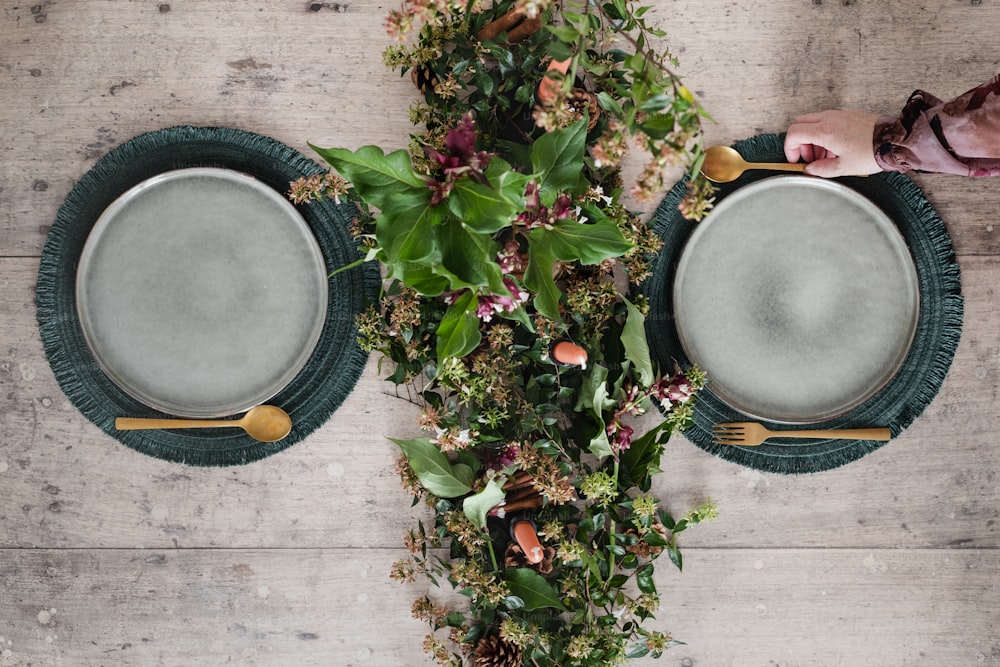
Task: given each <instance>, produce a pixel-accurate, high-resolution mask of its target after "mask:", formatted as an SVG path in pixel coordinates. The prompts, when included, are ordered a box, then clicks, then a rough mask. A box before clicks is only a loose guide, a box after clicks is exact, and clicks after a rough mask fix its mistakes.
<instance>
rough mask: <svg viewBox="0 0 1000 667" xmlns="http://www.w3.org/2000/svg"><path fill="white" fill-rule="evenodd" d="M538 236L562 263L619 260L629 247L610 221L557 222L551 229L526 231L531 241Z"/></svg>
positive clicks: (592, 262)
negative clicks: (545, 241) (545, 240)
mask: <svg viewBox="0 0 1000 667" xmlns="http://www.w3.org/2000/svg"><path fill="white" fill-rule="evenodd" d="M540 236H545V237H546V238H547V240H548V247H549V248H550V250H551V252H552V254H553V256H554V257H555V258H556V259H560V260H562V261H564V262H573V261H580V262H582V263H583V264H600V263H601V262H602V261H604V260H605V259H608V258H609V257H619V256H621V255H623V254H625V253H626V252H628V250H629V249H630V248H631V247H632V244H631V243H629V242H628V241H626V240H625V237H624V236H622V234H621V232H620V231H618V227H617V225H615V224H614V223H613V222H611V221H610V220H606V219H605V220H599V221H597V222H588V223H582V224H581V223H579V222H576V221H575V220H557V221H556V223H555V225H553V228H552V229H544V228H541V227H539V228H537V229H533V230H531V232H529V240H531V241H532V242H533V241H534V240H535V239H537V238H538V237H540Z"/></svg>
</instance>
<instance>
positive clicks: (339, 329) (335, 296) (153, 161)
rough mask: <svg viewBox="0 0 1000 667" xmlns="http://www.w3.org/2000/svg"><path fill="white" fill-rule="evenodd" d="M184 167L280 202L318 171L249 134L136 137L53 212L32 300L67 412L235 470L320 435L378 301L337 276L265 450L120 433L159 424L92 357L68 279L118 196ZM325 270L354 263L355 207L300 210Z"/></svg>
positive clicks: (181, 131) (234, 441)
mask: <svg viewBox="0 0 1000 667" xmlns="http://www.w3.org/2000/svg"><path fill="white" fill-rule="evenodd" d="M187 167H220V168H226V169H233V170H235V171H240V172H243V173H245V174H249V175H250V176H253V177H255V178H257V179H258V180H259V181H261V182H263V183H266V184H267V185H269V186H270V187H272V188H274V189H275V190H276V191H277V192H279V193H281V194H285V193H286V192H287V191H288V184H289V182H290V181H293V180H295V179H297V178H299V177H300V176H309V175H312V174H317V173H322V172H323V169H322V168H321V167H320V166H319V165H318V164H317V163H315V162H313V161H312V160H309V159H307V158H306V157H305V156H303V155H302V154H301V153H299V152H298V151H295V150H294V149H292V148H290V147H288V146H286V145H284V144H282V143H280V142H278V141H275V140H274V139H271V138H269V137H265V136H262V135H259V134H254V133H252V132H246V131H242V130H235V129H230V128H218V127H172V128H167V129H164V130H159V131H156V132H150V133H148V134H143V135H140V136H138V137H135V138H134V139H131V140H130V141H128V142H126V143H124V144H122V145H121V146H119V147H118V148H116V149H114V150H112V151H111V152H110V153H108V154H107V155H106V156H104V157H103V158H102V159H101V160H100V161H99V162H98V163H97V164H96V165H95V166H94V167H93V168H92V169H91V170H90V171H88V172H87V173H86V174H85V175H84V176H83V178H82V179H80V181H79V182H78V183H77V184H76V185H75V186H74V188H73V190H72V191H71V192H70V194H69V196H68V197H67V198H66V201H65V202H64V203H63V205H62V207H61V208H60V209H59V212H58V214H57V215H56V219H55V221H54V222H53V224H52V229H51V230H50V231H49V234H48V238H47V239H46V242H45V248H44V250H43V251H42V259H41V267H40V269H39V273H38V285H37V288H36V293H35V298H36V303H37V306H38V323H39V327H40V330H41V338H42V344H43V345H44V347H45V354H46V356H47V358H48V361H49V365H50V366H51V367H52V370H53V373H54V374H55V376H56V379H57V380H58V382H59V385H60V387H61V388H62V390H63V391H64V392H65V394H66V396H67V397H68V398H69V399H70V401H71V402H72V403H73V405H75V406H76V407H77V409H79V410H80V412H81V413H83V415H84V416H85V417H87V419H89V420H90V421H92V422H93V423H94V424H95V425H96V426H97V427H98V428H100V429H101V430H102V431H104V432H105V433H107V434H108V435H110V436H112V437H113V438H115V439H117V440H118V441H120V442H121V443H123V444H125V445H127V446H128V447H131V448H132V449H134V450H136V451H139V452H142V453H143V454H148V455H149V456H154V457H157V458H161V459H166V460H168V461H174V462H177V463H186V464H189V465H199V466H214V465H220V466H221V465H239V464H244V463H249V462H251V461H256V460H258V459H261V458H263V457H265V456H269V455H271V454H274V453H275V452H278V451H281V450H283V449H285V448H287V447H289V446H291V445H293V444H295V443H297V442H299V441H301V440H302V439H303V438H305V437H306V436H307V435H309V434H310V433H311V432H312V431H314V430H315V429H317V428H319V427H320V426H321V425H323V424H324V423H325V422H326V421H327V420H328V419H329V418H330V416H331V415H332V414H333V413H334V412H335V411H336V409H337V408H338V407H339V406H340V404H341V403H342V402H343V400H344V399H345V398H346V397H347V395H348V394H349V393H350V392H351V390H352V389H353V388H354V385H355V384H356V383H357V380H358V378H359V377H360V375H361V372H362V370H363V369H364V365H365V361H366V359H367V354H366V353H364V352H363V351H362V350H361V349H360V348H359V347H358V346H357V343H356V341H355V339H356V335H357V330H356V324H355V317H356V315H357V314H358V313H359V312H361V310H362V309H363V308H364V307H365V306H366V305H367V304H368V303H369V302H370V301H371V300H372V299H373V298H374V295H375V293H376V290H377V286H378V280H379V275H378V268H377V266H376V265H375V264H374V263H373V262H369V263H366V264H363V265H360V266H357V267H355V268H352V269H350V270H347V271H344V272H342V273H338V274H336V275H334V276H333V277H332V278H331V279H330V283H329V298H328V304H327V318H326V323H325V324H324V327H323V331H322V334H321V335H320V339H319V342H318V343H317V344H316V348H315V350H314V351H313V354H312V356H311V357H310V358H309V361H308V362H307V363H306V366H305V367H304V368H303V370H302V371H301V372H300V373H299V374H298V375H297V376H296V377H295V379H294V380H292V382H291V383H289V385H288V386H287V387H285V388H284V389H283V390H282V391H281V392H280V393H278V394H277V395H276V396H275V397H274V398H272V399H271V400H269V401H268V403H270V404H273V405H277V406H280V407H282V408H284V409H285V410H286V411H287V412H288V413H289V414H290V415H291V417H292V424H293V426H292V431H291V433H290V434H289V435H288V436H287V437H286V438H285V439H283V440H281V441H279V442H274V443H261V442H257V441H256V440H253V439H252V438H250V437H249V436H247V435H246V434H245V433H244V432H243V431H242V430H240V429H238V428H233V429H192V430H174V431H118V430H116V429H115V427H114V422H115V418H116V417H120V416H133V417H144V416H145V417H158V416H165V415H161V414H159V413H157V412H155V411H153V410H152V409H151V408H149V407H147V406H145V405H143V404H142V403H139V402H138V401H136V400H135V399H133V398H131V397H130V396H128V395H127V394H126V393H124V392H123V391H122V390H120V389H119V388H118V387H117V386H116V385H115V384H113V383H112V382H111V381H110V380H109V379H108V378H107V376H106V375H105V374H104V373H103V372H102V371H101V370H100V368H99V367H98V365H97V363H96V361H95V360H94V358H93V357H92V356H91V354H90V351H89V350H88V348H87V345H86V342H85V340H84V338H83V332H82V331H81V329H80V325H79V321H78V319H77V311H76V299H75V295H74V292H75V286H76V269H77V263H78V261H79V258H80V253H81V252H82V250H83V246H84V243H85V242H86V240H87V236H88V235H89V233H90V230H91V228H92V227H93V225H94V223H95V222H96V221H97V219H98V217H99V216H100V215H101V213H102V212H103V211H104V209H106V208H107V207H108V206H109V205H110V204H111V202H113V201H114V200H115V199H116V198H117V197H118V196H119V195H121V194H122V193H124V192H125V191H126V190H128V189H129V188H131V187H132V186H134V185H137V184H138V183H140V182H142V181H144V180H146V179H148V178H151V177H153V176H155V175H157V174H160V173H163V172H166V171H171V170H174V169H183V168H187ZM296 208H297V209H298V211H299V212H300V213H301V214H302V216H303V218H305V220H306V222H307V223H308V224H309V227H310V228H311V229H312V231H313V234H314V235H315V236H316V240H317V241H318V242H319V246H320V249H321V251H322V253H323V257H324V259H325V261H326V265H327V268H328V269H329V270H330V271H333V270H335V269H337V268H340V267H343V266H346V265H347V264H350V263H351V262H354V261H355V260H356V259H358V258H359V257H360V254H359V252H358V250H357V248H356V246H355V242H354V240H353V239H352V237H351V236H350V234H349V232H348V226H349V224H350V222H351V220H352V218H353V217H354V216H355V215H356V209H355V208H354V206H353V205H351V204H341V205H336V204H334V203H333V202H329V201H324V202H314V203H310V204H307V205H300V206H297V207H296Z"/></svg>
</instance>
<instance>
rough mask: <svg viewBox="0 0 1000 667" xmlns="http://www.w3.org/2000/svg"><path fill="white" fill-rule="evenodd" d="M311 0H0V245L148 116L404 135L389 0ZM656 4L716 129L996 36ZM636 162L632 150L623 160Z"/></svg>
mask: <svg viewBox="0 0 1000 667" xmlns="http://www.w3.org/2000/svg"><path fill="white" fill-rule="evenodd" d="M306 5H307V3H291V4H275V3H269V2H264V1H262V0H254V1H247V2H221V1H216V2H173V3H152V2H150V3H126V2H115V1H113V0H99V1H90V2H60V3H43V4H41V5H35V6H37V7H40V8H41V9H39V10H38V11H37V12H36V13H32V7H33V6H32V5H30V4H28V3H25V4H22V5H17V6H10V5H8V6H7V7H5V8H4V9H3V11H2V13H0V71H2V72H3V73H4V77H3V78H0V154H2V155H3V157H4V159H3V160H2V161H0V187H2V190H0V232H2V233H0V255H22V256H23V255H37V254H38V253H39V252H40V250H41V247H42V244H43V243H44V232H45V228H46V226H47V225H49V224H50V223H51V221H52V219H53V217H54V215H55V212H56V210H57V209H58V206H59V204H60V203H61V202H62V200H63V198H64V197H65V196H66V194H67V193H68V192H69V190H70V188H71V187H72V184H73V183H74V182H75V180H76V179H78V178H79V177H80V176H81V175H82V174H83V173H84V172H85V171H86V170H87V169H89V168H90V167H91V166H93V164H94V162H95V161H96V160H97V158H99V157H100V156H101V155H103V154H104V153H105V152H107V151H108V150H109V149H110V148H112V147H114V146H115V145H117V144H119V143H121V142H122V141H125V140H126V139H128V138H130V137H132V136H135V135H136V134H140V133H142V132H146V131H150V130H155V129H159V128H162V127H167V126H171V125H176V124H188V123H190V124H201V125H228V126H234V127H238V128H242V129H247V130H252V131H256V132H261V133H264V134H269V135H271V136H274V137H275V138H277V139H279V140H281V141H285V142H286V143H288V144H290V145H291V146H293V147H296V148H298V149H300V150H303V151H304V152H306V153H307V154H309V149H308V147H307V146H306V142H307V141H312V142H314V143H316V144H319V145H346V146H350V147H353V146H358V145H362V144H365V143H378V144H380V145H382V146H385V147H387V148H397V147H401V146H403V145H405V143H406V136H407V133H408V131H409V129H410V127H409V124H408V123H409V122H408V118H407V107H408V105H409V103H410V101H411V100H412V99H414V90H413V88H412V86H411V85H410V84H409V82H408V81H407V80H406V79H405V78H404V79H402V80H400V79H399V78H398V76H397V75H396V74H395V73H393V72H390V71H389V70H387V69H385V68H384V67H383V65H382V63H381V55H380V54H381V50H382V48H383V47H384V46H385V45H387V44H388V42H387V38H386V37H385V34H384V31H383V30H382V22H383V20H384V15H385V11H386V8H385V7H384V6H383V5H381V4H379V3H376V2H372V1H371V0H364V1H362V2H356V3H348V4H341V5H340V6H341V7H342V8H343V9H344V11H342V12H340V11H335V10H323V11H320V12H310V11H307V9H306ZM160 6H169V7H170V10H169V11H161V10H160V9H159V7H160ZM651 15H652V16H654V17H655V18H656V19H657V20H658V21H659V22H660V23H661V24H662V25H664V26H665V27H666V28H667V30H668V33H669V36H668V38H667V40H668V41H667V44H669V45H670V46H671V48H672V49H673V50H674V52H675V53H676V54H677V55H678V56H679V57H680V59H681V70H680V71H681V72H683V73H684V74H685V75H686V76H687V79H688V83H689V85H690V87H691V88H692V89H693V90H695V91H696V92H697V93H698V94H699V96H700V97H701V98H702V100H703V102H704V104H705V105H706V107H707V108H708V110H709V111H710V112H711V113H712V115H713V116H714V118H715V121H716V122H715V123H714V124H709V125H708V127H707V137H708V139H709V141H710V142H713V143H728V142H732V141H735V140H737V139H742V138H745V137H748V136H751V135H753V134H758V133H761V132H780V131H782V130H783V129H784V128H785V127H786V126H787V124H788V122H789V120H790V119H791V118H792V117H794V116H795V115H796V114H799V113H804V112H807V111H812V110H816V109H819V108H825V107H830V106H837V107H841V106H843V107H863V108H870V109H872V110H874V111H880V112H894V111H896V110H898V108H899V107H900V106H901V104H902V102H903V100H905V98H906V96H907V95H908V94H909V93H910V91H911V90H913V89H914V88H916V87H918V86H919V87H925V88H927V89H929V90H932V91H935V92H938V93H939V94H940V95H942V96H948V95H954V94H957V93H959V92H961V91H962V90H965V89H966V88H968V87H970V86H972V85H975V84H976V83H978V82H980V81H982V80H985V79H986V78H987V77H989V76H991V75H992V74H994V73H995V72H996V71H997V62H998V61H997V59H996V58H995V57H992V56H991V55H989V51H988V50H986V51H983V50H982V49H971V52H970V48H969V45H972V44H990V43H992V41H991V40H992V39H993V36H994V35H995V33H996V30H997V29H998V27H1000V6H997V5H996V4H995V3H982V4H978V5H973V4H970V3H965V2H957V1H956V2H950V3H947V4H945V5H944V6H936V5H935V4H934V3H930V4H928V5H925V6H913V4H912V3H909V2H905V1H904V0H893V1H889V2H882V3H855V2H851V3H846V4H845V3H842V2H826V3H816V2H812V3H810V2H805V1H804V0H780V1H779V2H773V3H769V5H768V7H767V9H766V10H763V9H761V8H760V6H759V5H757V4H755V3H750V2H725V3H712V4H710V5H706V4H705V3H703V2H694V1H679V0H678V1H674V2H670V3H659V4H658V6H657V8H656V10H655V11H654V13H653V14H651ZM42 17H44V20H41V21H39V19H41V18H42ZM917 45H919V46H917ZM977 51H982V53H977ZM108 63H112V64H113V66H107V64H108ZM640 168H641V161H640V159H639V158H638V157H634V158H633V159H632V160H630V162H629V167H628V173H634V172H637V171H638V170H639V169H640ZM921 182H922V183H924V182H925V181H921ZM926 183H927V184H928V185H930V184H933V189H934V190H935V197H933V198H932V200H933V201H935V203H939V204H941V205H943V208H944V211H943V212H944V213H946V214H947V215H946V217H945V219H946V220H948V221H952V220H954V221H956V223H961V222H965V221H968V222H969V223H970V224H971V225H972V228H971V229H968V230H967V229H966V228H965V226H964V225H959V226H958V227H956V229H955V233H956V235H957V237H958V238H957V240H956V244H957V245H958V246H959V248H960V249H961V250H962V251H963V252H966V251H967V252H973V253H979V252H986V251H988V252H995V251H996V247H997V241H996V235H995V234H994V233H993V232H992V230H991V229H987V226H988V225H990V224H992V222H991V219H992V211H993V209H992V207H991V205H990V202H989V201H988V198H985V197H983V196H982V195H983V194H984V193H986V192H988V191H989V190H987V189H985V188H986V187H988V186H985V185H971V184H969V183H964V182H962V179H949V178H946V177H939V178H936V179H933V180H928V181H926ZM976 195H979V196H976ZM639 208H644V209H648V205H646V206H639ZM967 231H968V233H969V234H970V238H968V239H967V240H966V238H965V235H966V232H967Z"/></svg>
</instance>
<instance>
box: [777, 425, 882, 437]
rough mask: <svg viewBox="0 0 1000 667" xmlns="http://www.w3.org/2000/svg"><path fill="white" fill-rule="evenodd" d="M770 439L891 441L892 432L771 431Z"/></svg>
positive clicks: (862, 429)
mask: <svg viewBox="0 0 1000 667" xmlns="http://www.w3.org/2000/svg"><path fill="white" fill-rule="evenodd" d="M767 437H769V438H828V439H831V440H889V439H890V438H892V432H891V431H890V430H889V429H887V428H838V429H813V430H808V431H771V432H770V433H769V434H768V436H767Z"/></svg>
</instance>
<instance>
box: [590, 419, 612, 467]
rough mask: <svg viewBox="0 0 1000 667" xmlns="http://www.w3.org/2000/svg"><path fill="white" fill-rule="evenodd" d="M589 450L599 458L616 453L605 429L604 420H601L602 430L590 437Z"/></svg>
mask: <svg viewBox="0 0 1000 667" xmlns="http://www.w3.org/2000/svg"><path fill="white" fill-rule="evenodd" d="M587 450H588V451H589V452H590V453H591V454H593V455H594V456H596V457H597V458H599V459H603V458H604V457H605V456H611V455H612V454H613V453H614V452H613V451H612V450H611V442H610V441H609V440H608V432H607V430H606V429H605V424H604V420H601V430H600V431H598V432H597V435H595V436H594V437H593V438H591V439H590V443H589V444H588V445H587Z"/></svg>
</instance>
